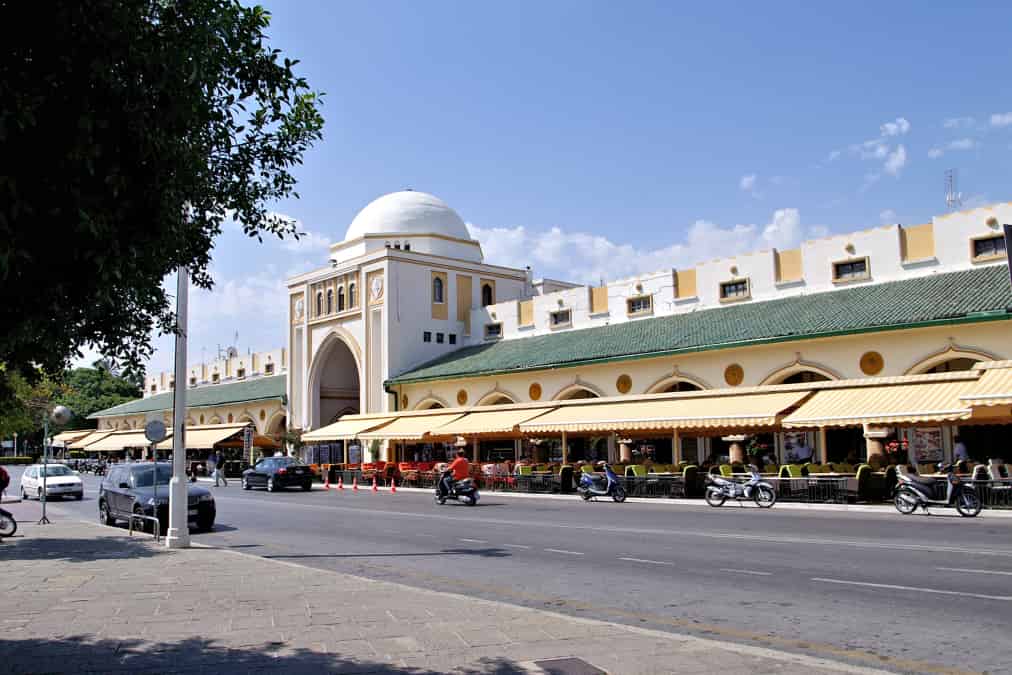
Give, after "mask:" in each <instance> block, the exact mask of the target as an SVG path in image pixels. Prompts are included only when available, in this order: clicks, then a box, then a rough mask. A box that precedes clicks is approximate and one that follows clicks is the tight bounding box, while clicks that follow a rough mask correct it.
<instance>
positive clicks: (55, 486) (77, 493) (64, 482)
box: [21, 464, 84, 499]
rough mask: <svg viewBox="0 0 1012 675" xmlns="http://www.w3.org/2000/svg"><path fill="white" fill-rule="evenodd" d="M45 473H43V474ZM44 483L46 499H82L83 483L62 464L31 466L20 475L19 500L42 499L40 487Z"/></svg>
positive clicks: (74, 472) (73, 472)
mask: <svg viewBox="0 0 1012 675" xmlns="http://www.w3.org/2000/svg"><path fill="white" fill-rule="evenodd" d="M44 471H45V473H43V472H44ZM43 482H45V490H46V499H51V498H53V497H73V498H74V499H83V498H84V483H82V482H81V477H80V476H78V475H77V472H76V471H73V470H72V469H71V468H70V467H68V466H65V465H63V464H48V465H46V467H45V468H43V466H42V465H41V464H33V465H32V466H30V467H28V468H27V469H25V472H24V473H23V474H21V498H22V499H29V498H35V499H42V485H43Z"/></svg>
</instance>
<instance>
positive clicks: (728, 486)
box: [706, 464, 777, 509]
mask: <svg viewBox="0 0 1012 675" xmlns="http://www.w3.org/2000/svg"><path fill="white" fill-rule="evenodd" d="M748 470H749V473H750V474H751V478H749V479H748V481H746V482H744V483H739V482H737V481H733V480H728V479H727V478H724V477H723V476H714V475H711V474H707V475H706V483H707V486H706V503H707V504H709V505H710V506H714V507H716V506H723V505H724V502H726V501H727V500H728V499H734V500H735V501H737V502H738V503H739V504H740V503H741V502H742V501H744V500H746V499H751V500H753V501H755V503H756V506H758V507H759V508H763V509H768V508H770V507H771V506H773V505H774V504H776V503H777V491H776V490H774V489H773V485H772V484H771V483H769V482H767V481H764V480H763V479H762V476H760V475H759V468H758V467H757V466H756V465H755V464H750V465H749V467H748Z"/></svg>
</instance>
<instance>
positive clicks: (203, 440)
mask: <svg viewBox="0 0 1012 675" xmlns="http://www.w3.org/2000/svg"><path fill="white" fill-rule="evenodd" d="M247 426H249V423H248V422H246V423H243V422H237V423H235V424H204V425H201V426H193V427H186V434H185V440H186V449H187V450H209V449H211V448H213V447H214V446H215V445H217V444H218V443H221V442H222V441H224V440H227V439H229V438H231V437H232V436H235V435H236V434H238V433H240V432H241V431H242V430H243V429H244V428H246V427H247ZM155 447H156V448H158V449H159V450H171V449H172V434H169V435H168V436H167V437H166V439H165V440H164V441H162V442H161V443H159V444H158V445H157V446H155Z"/></svg>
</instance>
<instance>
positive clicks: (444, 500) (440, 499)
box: [436, 495, 446, 505]
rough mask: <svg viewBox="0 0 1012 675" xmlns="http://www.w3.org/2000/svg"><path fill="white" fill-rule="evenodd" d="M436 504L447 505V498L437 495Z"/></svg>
mask: <svg viewBox="0 0 1012 675" xmlns="http://www.w3.org/2000/svg"><path fill="white" fill-rule="evenodd" d="M436 503H437V504H440V505H442V504H445V503H446V497H444V496H442V495H436Z"/></svg>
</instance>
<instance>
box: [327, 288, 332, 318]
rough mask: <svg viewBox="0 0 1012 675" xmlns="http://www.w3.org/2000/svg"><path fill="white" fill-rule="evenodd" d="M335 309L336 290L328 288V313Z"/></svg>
mask: <svg viewBox="0 0 1012 675" xmlns="http://www.w3.org/2000/svg"><path fill="white" fill-rule="evenodd" d="M333 311H334V291H333V290H331V289H329V288H328V289H327V314H330V313H331V312H333Z"/></svg>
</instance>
